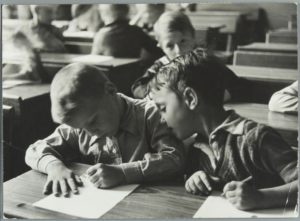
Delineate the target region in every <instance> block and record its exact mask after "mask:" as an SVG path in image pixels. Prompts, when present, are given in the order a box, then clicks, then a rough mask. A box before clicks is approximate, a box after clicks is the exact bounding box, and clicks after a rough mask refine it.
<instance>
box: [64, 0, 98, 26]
mask: <svg viewBox="0 0 300 221" xmlns="http://www.w3.org/2000/svg"><path fill="white" fill-rule="evenodd" d="M71 13H72V17H73V20H72V21H71V22H70V24H69V28H68V30H67V31H70V32H76V31H89V32H97V31H99V29H100V28H101V27H102V26H103V22H102V20H101V17H100V14H99V11H98V5H91V4H89V5H79V4H73V5H72V6H71Z"/></svg>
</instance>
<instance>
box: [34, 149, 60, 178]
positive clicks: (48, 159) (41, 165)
mask: <svg viewBox="0 0 300 221" xmlns="http://www.w3.org/2000/svg"><path fill="white" fill-rule="evenodd" d="M57 161H58V162H61V161H60V160H59V159H57V158H56V157H55V156H53V155H50V154H49V155H45V156H43V157H42V158H41V159H40V160H39V161H38V163H37V169H38V170H39V171H41V172H43V173H47V167H48V165H49V164H51V163H53V162H57Z"/></svg>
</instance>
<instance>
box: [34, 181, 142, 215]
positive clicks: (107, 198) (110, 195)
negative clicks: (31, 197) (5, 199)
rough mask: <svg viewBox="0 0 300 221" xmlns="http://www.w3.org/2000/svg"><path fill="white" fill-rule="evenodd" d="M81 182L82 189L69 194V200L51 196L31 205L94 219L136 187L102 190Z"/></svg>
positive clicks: (126, 186) (128, 186) (127, 186)
mask: <svg viewBox="0 0 300 221" xmlns="http://www.w3.org/2000/svg"><path fill="white" fill-rule="evenodd" d="M82 180H83V182H84V187H80V188H79V194H78V195H75V194H71V196H70V197H69V198H65V197H63V196H61V197H55V196H54V195H53V194H51V195H50V196H47V197H45V198H44V199H42V200H40V201H38V202H36V203H34V204H33V205H34V206H36V207H40V208H43V209H47V210H52V211H56V212H60V213H65V214H69V215H73V216H78V217H82V218H89V219H96V218H100V217H101V216H102V215H104V214H105V213H106V212H108V211H109V210H110V209H112V208H113V207H114V206H115V205H117V204H118V203H119V202H120V201H121V200H122V199H124V198H125V197H126V196H127V195H129V194H130V193H131V192H132V191H133V190H134V189H135V188H136V187H137V186H138V185H125V186H119V187H116V188H113V189H105V190H104V189H98V188H96V187H94V186H92V184H91V183H89V182H88V181H87V180H85V179H82Z"/></svg>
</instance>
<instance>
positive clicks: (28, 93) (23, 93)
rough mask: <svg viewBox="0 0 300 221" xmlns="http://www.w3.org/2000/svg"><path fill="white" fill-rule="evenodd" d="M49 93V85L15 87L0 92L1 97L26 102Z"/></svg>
mask: <svg viewBox="0 0 300 221" xmlns="http://www.w3.org/2000/svg"><path fill="white" fill-rule="evenodd" d="M49 93H50V84H27V85H18V86H16V87H11V88H5V89H3V91H2V94H3V97H4V98H5V97H11V98H13V97H15V98H16V99H17V98H21V99H22V100H27V99H30V98H35V97H38V96H43V95H46V94H49Z"/></svg>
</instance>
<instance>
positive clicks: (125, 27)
mask: <svg viewBox="0 0 300 221" xmlns="http://www.w3.org/2000/svg"><path fill="white" fill-rule="evenodd" d="M142 49H145V50H146V51H148V52H149V53H153V54H159V53H161V49H160V48H158V47H157V42H156V41H155V40H154V39H152V38H151V37H150V36H148V35H147V34H146V33H144V32H143V30H142V29H141V28H139V27H137V26H133V25H129V24H128V21H116V22H113V23H111V24H108V25H105V26H104V27H103V28H101V29H100V30H99V31H98V32H97V34H96V35H95V38H94V43H93V47H92V54H100V55H106V56H113V57H123V58H138V57H140V55H141V50H142Z"/></svg>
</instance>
